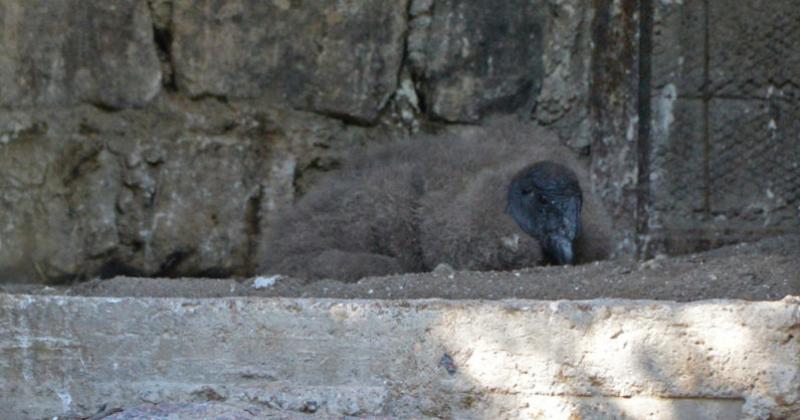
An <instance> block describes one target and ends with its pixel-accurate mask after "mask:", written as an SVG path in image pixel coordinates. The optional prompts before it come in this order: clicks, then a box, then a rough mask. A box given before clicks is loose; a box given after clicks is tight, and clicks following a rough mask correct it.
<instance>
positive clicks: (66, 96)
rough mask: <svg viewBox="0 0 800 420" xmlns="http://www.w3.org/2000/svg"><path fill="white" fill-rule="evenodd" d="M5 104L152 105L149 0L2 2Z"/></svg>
mask: <svg viewBox="0 0 800 420" xmlns="http://www.w3.org/2000/svg"><path fill="white" fill-rule="evenodd" d="M0 16H1V17H0V86H2V87H1V88H0V106H2V107H29V106H52V105H73V104H77V103H81V102H89V103H93V104H97V105H100V106H103V107H108V108H126V107H131V106H143V105H145V104H147V103H148V102H149V101H150V100H151V99H152V98H153V97H154V96H155V95H156V94H157V93H158V92H159V90H160V89H161V69H160V65H159V61H158V57H157V54H156V46H155V44H154V43H153V24H152V20H151V17H150V13H149V11H148V7H147V3H146V2H145V1H144V0H123V1H114V2H107V1H95V0H68V1H60V2H55V3H54V2H51V1H40V0H35V1H28V0H2V1H0Z"/></svg>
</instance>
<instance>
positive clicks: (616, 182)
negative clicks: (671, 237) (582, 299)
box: [589, 0, 643, 254]
mask: <svg viewBox="0 0 800 420" xmlns="http://www.w3.org/2000/svg"><path fill="white" fill-rule="evenodd" d="M592 5H593V8H594V14H593V18H592V24H591V39H592V45H594V46H595V48H592V49H591V55H592V58H591V63H592V69H591V82H590V90H589V116H590V121H591V139H592V140H591V155H592V177H593V178H592V180H593V183H594V188H595V191H596V193H597V194H598V195H599V196H601V197H602V198H603V200H604V202H605V203H606V205H607V207H608V209H609V212H610V214H611V215H612V217H613V218H614V220H615V221H616V232H617V241H616V243H617V244H618V249H617V252H618V253H620V254H631V253H634V252H636V251H637V249H638V240H639V239H638V237H637V234H638V232H639V228H638V226H637V221H638V220H640V218H641V217H642V216H643V215H642V214H641V212H640V211H639V210H640V209H638V208H637V205H638V203H639V198H638V196H637V191H638V190H637V188H638V187H639V168H638V164H639V157H638V151H639V144H638V140H639V108H638V104H637V102H638V101H637V98H638V94H639V72H638V68H639V60H638V58H639V57H638V54H637V52H638V51H639V48H640V46H639V39H640V34H639V18H640V16H639V2H638V1H637V0H596V1H593V2H592Z"/></svg>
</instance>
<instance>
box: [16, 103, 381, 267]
mask: <svg viewBox="0 0 800 420" xmlns="http://www.w3.org/2000/svg"><path fill="white" fill-rule="evenodd" d="M361 132H362V131H361V130H359V129H350V128H347V127H345V126H344V125H343V124H342V123H341V122H338V121H335V120H330V119H326V118H322V117H318V116H315V115H313V114H308V113H303V112H290V111H285V110H281V109H279V108H274V107H271V106H269V105H263V104H260V103H255V102H254V103H244V102H242V103H228V104H225V103H221V102H219V101H216V100H214V99H209V100H205V101H193V102H189V101H184V100H181V99H180V98H167V97H160V98H159V99H158V100H156V101H155V103H153V104H152V105H151V107H150V108H149V109H147V110H126V111H121V112H116V113H103V112H99V113H98V112H97V110H96V108H93V107H90V106H84V107H76V108H72V109H62V108H57V109H53V110H48V111H47V112H34V111H9V112H2V113H0V136H2V137H1V138H2V139H3V142H2V143H0V150H2V153H0V174H2V177H0V185H1V186H2V188H0V208H2V211H0V229H1V230H2V236H1V237H0V273H2V278H3V281H8V280H11V279H18V278H25V277H27V278H28V279H37V280H39V281H58V280H70V279H74V278H87V277H93V276H109V275H114V274H122V273H128V274H139V275H156V274H160V275H170V276H172V275H205V276H227V275H246V274H247V273H250V272H252V267H251V265H253V264H254V263H255V262H254V261H251V256H252V255H254V252H255V250H256V248H257V246H258V243H259V240H258V239H259V237H260V235H261V234H265V233H266V232H268V231H269V229H270V223H271V218H270V217H271V215H272V214H273V212H274V211H275V210H276V209H277V208H280V207H282V206H286V205H288V203H290V202H291V200H292V198H293V195H294V190H295V188H302V186H303V185H305V184H306V183H308V182H312V181H313V178H314V176H315V175H314V173H315V172H319V171H322V170H325V169H326V168H327V169H329V168H330V167H331V166H335V165H336V162H337V161H338V159H339V158H340V157H341V154H342V153H344V149H345V146H348V145H350V146H355V145H357V144H360V143H363V142H364V141H366V140H359V137H360V136H361V134H359V133H361ZM374 133H375V134H374V135H379V134H378V133H380V130H376V131H374ZM333 146H335V147H333Z"/></svg>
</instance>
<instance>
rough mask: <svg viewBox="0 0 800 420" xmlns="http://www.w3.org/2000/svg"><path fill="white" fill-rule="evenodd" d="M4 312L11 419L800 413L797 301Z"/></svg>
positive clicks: (8, 299)
mask: <svg viewBox="0 0 800 420" xmlns="http://www.w3.org/2000/svg"><path fill="white" fill-rule="evenodd" d="M486 275H487V276H488V273H487V274H486ZM431 276H433V275H431ZM0 313H2V314H7V316H3V317H0V330H2V331H4V332H5V333H4V334H3V335H0V347H2V348H10V349H14V351H10V352H7V356H6V357H5V359H4V362H5V363H3V364H0V405H1V406H3V407H4V410H5V414H6V415H7V416H11V417H13V418H17V417H21V418H42V417H45V416H53V415H63V414H67V413H69V412H74V413H88V412H92V413H94V412H95V411H96V410H97V407H98V406H100V405H101V404H103V403H106V402H108V401H109V400H111V401H113V403H114V404H115V405H113V407H121V408H125V409H131V410H130V411H127V410H126V411H125V412H124V415H125V416H127V415H128V414H134V413H139V416H142V417H138V418H147V416H148V415H149V416H153V415H155V414H156V413H153V412H152V411H150V410H148V409H147V408H146V407H142V408H136V407H137V406H140V407H141V406H143V405H146V406H149V407H153V405H154V404H157V405H158V407H160V409H162V410H164V411H162V412H161V414H162V415H164V414H169V413H173V414H176V413H183V414H185V415H187V416H188V417H195V416H200V417H203V415H204V414H211V413H215V412H216V413H221V412H222V411H220V410H223V409H225V405H227V409H226V410H227V411H226V413H229V415H232V414H234V413H238V412H236V411H231V410H234V409H235V407H237V406H238V407H242V406H251V405H256V406H257V407H256V411H254V412H251V413H250V414H251V415H252V414H253V413H259V412H261V411H260V410H261V409H264V408H265V407H270V408H272V409H280V410H281V411H282V417H286V416H292V415H300V413H307V412H308V411H309V410H314V411H318V415H322V416H329V417H331V416H332V417H337V416H343V415H344V416H361V417H370V416H379V417H382V416H389V417H401V418H410V417H413V418H418V417H423V416H436V417H453V418H465V417H468V418H472V417H480V418H548V419H549V418H570V417H573V418H575V417H580V418H587V419H604V418H617V417H623V416H627V417H633V418H653V419H658V420H662V419H663V420H668V419H675V418H746V419H756V418H767V417H770V416H771V417H773V418H795V417H796V414H797V413H798V410H800V399H798V395H800V393H799V392H798V391H800V364H798V357H800V356H798V355H800V338H799V337H800V336H798V331H797V329H798V328H797V326H798V325H800V318H798V317H799V316H800V302H798V299H797V298H787V299H784V300H782V301H778V302H747V301H741V300H738V301H731V300H714V301H700V302H691V303H674V302H654V301H630V300H588V301H577V302H568V301H550V302H547V301H530V300H509V301H495V302H492V301H442V300H410V301H405V300H402V301H399V300H347V301H341V300H330V299H251V298H226V299H186V298H174V297H173V298H170V297H162V298H109V297H91V298H87V297H74V296H72V297H66V296H58V295H55V296H43V295H39V296H35V295H34V296H31V295H8V294H0ZM260 332H265V333H266V332H268V334H266V335H265V333H260ZM122 349H124V351H123V350H122ZM441 361H444V362H441ZM165 372H166V373H165ZM165 375H166V376H165ZM223 401H224V404H225V405H219V406H216V407H209V406H208V403H211V404H214V403H220V404H222V402H223ZM187 402H193V403H194V405H187ZM176 403H180V404H177V405H176ZM258 407H260V409H258ZM192 413H194V414H195V415H192ZM264 414H266V413H264ZM125 418H128V417H125ZM134 418H137V417H134Z"/></svg>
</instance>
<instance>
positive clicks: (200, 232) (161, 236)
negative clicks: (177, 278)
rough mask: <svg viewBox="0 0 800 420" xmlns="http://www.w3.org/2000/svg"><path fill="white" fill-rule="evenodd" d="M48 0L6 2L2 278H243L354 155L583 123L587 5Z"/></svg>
mask: <svg viewBox="0 0 800 420" xmlns="http://www.w3.org/2000/svg"><path fill="white" fill-rule="evenodd" d="M50 3H51V2H43V1H28V0H0V86H2V87H0V89H2V90H0V93H1V95H0V277H1V278H2V279H4V280H13V281H32V280H36V281H49V282H52V281H62V280H71V279H74V278H88V277H94V276H111V275H115V274H124V273H128V274H139V275H168V276H172V275H202V276H231V275H247V274H250V273H252V271H253V268H254V266H255V265H256V261H254V259H255V257H254V256H255V255H257V248H258V246H259V243H260V242H261V239H262V238H263V237H264V236H265V235H268V234H269V231H270V226H271V224H270V220H271V216H272V215H273V214H274V213H275V211H276V210H277V209H280V208H282V207H284V206H287V205H289V204H290V203H291V201H292V199H293V197H294V196H295V194H296V193H302V192H303V191H304V190H305V189H306V188H307V187H308V186H309V185H311V184H312V183H313V182H314V180H315V179H316V178H317V177H318V176H320V175H321V174H324V172H325V171H328V170H330V169H334V168H336V167H337V166H338V165H339V164H340V161H341V158H342V156H343V155H344V154H345V153H346V150H348V149H351V148H355V147H362V146H364V145H366V144H369V143H374V142H381V141H388V140H389V139H391V138H396V137H399V136H404V135H407V134H409V133H410V132H414V131H417V130H420V129H423V130H430V129H433V128H436V127H439V128H436V129H442V128H444V129H447V127H449V126H450V124H453V123H475V122H478V121H479V120H480V119H481V118H482V117H483V116H484V115H487V114H488V113H493V112H520V113H523V114H533V115H535V116H537V117H540V118H541V120H542V121H543V122H545V123H547V124H555V123H558V122H561V121H566V119H568V118H572V120H573V121H579V120H582V115H585V111H583V110H581V104H582V103H583V102H582V101H584V96H585V94H584V92H583V89H584V87H585V85H586V83H581V81H582V80H584V78H585V77H586V74H587V61H586V60H585V59H584V54H583V53H584V52H585V51H587V50H588V47H587V45H588V38H587V37H586V36H585V34H583V33H582V32H581V28H583V27H584V26H585V22H586V21H587V19H589V18H588V17H587V14H588V13H589V12H588V11H586V10H585V9H583V8H582V7H580V2H579V1H577V0H568V1H553V2H546V1H544V0H542V1H534V2H529V1H517V2H508V3H504V5H503V6H502V7H499V8H496V10H494V12H493V13H492V14H486V13H484V4H483V3H482V2H480V1H477V0H476V1H467V2H452V1H435V2H434V1H430V0H428V1H425V0H414V1H396V2H378V1H371V0H363V1H356V2H345V3H336V4H330V5H328V4H325V3H320V2H312V1H302V0H291V1H290V0H275V1H269V2H263V1H252V0H237V1H226V2H218V1H210V0H209V1H202V2H196V1H183V0H150V1H145V0H123V1H120V2H114V3H113V4H108V2H103V1H99V0H98V1H94V0H90V1H70V2H61V3H59V4H58V5H53V4H50ZM574 16H578V17H579V18H578V19H574V18H573V17H574ZM576 29H577V30H576ZM573 63H579V64H580V65H578V66H573ZM565 76H566V77H568V78H569V80H575V81H578V83H577V84H576V85H574V86H573V85H571V84H569V83H566V82H565V80H564V77H565ZM540 96H541V97H542V98H545V99H543V100H542V101H541V102H542V103H543V104H544V103H546V104H547V106H546V109H545V108H541V109H540V108H537V107H536V104H537V102H538V98H539V97H540ZM534 108H536V109H535V111H534ZM584 126H585V124H584ZM565 127H566V128H564V130H563V135H564V136H565V139H569V140H570V141H571V142H572V143H573V144H574V145H575V146H576V147H585V146H586V145H587V144H588V134H587V133H586V129H585V127H584V129H583V131H584V133H583V134H582V135H581V136H582V138H574V136H573V135H572V131H571V130H570V129H569V127H568V126H565Z"/></svg>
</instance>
